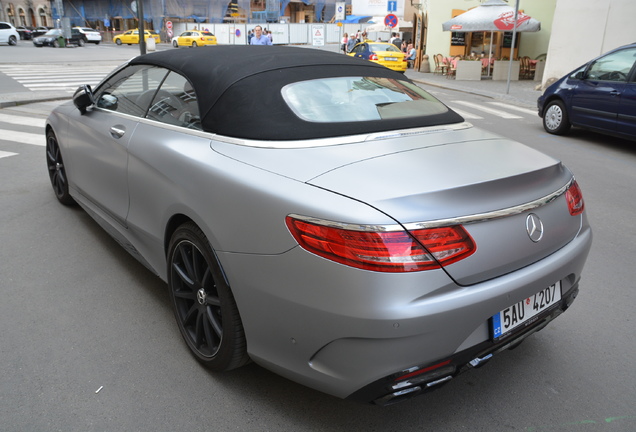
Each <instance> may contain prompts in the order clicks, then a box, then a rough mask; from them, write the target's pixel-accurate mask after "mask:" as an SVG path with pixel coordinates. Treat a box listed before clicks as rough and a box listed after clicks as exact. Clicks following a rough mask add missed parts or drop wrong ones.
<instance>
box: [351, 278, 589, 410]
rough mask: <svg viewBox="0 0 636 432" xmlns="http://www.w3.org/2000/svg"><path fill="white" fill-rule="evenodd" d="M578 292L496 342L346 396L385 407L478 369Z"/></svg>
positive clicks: (575, 290) (536, 328) (557, 311)
mask: <svg viewBox="0 0 636 432" xmlns="http://www.w3.org/2000/svg"><path fill="white" fill-rule="evenodd" d="M578 293H579V288H578V284H577V285H575V286H573V287H572V288H571V289H570V290H569V291H568V292H567V293H564V294H563V296H562V298H561V301H560V302H559V303H557V304H555V305H554V307H552V308H551V309H550V310H549V311H546V312H545V313H544V314H542V315H541V316H540V317H539V318H538V319H537V320H536V321H534V322H533V323H532V324H531V325H529V326H527V327H525V328H523V329H522V330H521V331H518V332H517V333H515V334H513V335H511V336H509V337H507V338H505V339H503V340H501V341H499V342H493V341H490V340H489V341H484V342H482V343H480V344H478V345H475V346H473V347H470V348H468V349H465V350H463V351H461V352H458V353H456V354H454V355H452V356H451V357H449V358H445V359H440V360H439V361H436V362H432V363H429V364H423V365H418V366H415V367H411V368H409V369H406V370H402V371H400V372H397V373H395V374H392V375H389V376H386V377H384V378H381V379H379V380H377V381H375V382H373V383H371V384H369V385H367V386H365V387H363V388H361V389H360V390H358V391H356V392H355V393H353V394H352V395H350V396H349V397H347V399H350V400H355V401H358V402H369V401H372V402H373V403H375V404H376V405H381V406H386V405H392V404H395V403H398V402H402V401H405V400H408V399H411V398H413V397H415V396H418V395H421V394H424V393H428V392H431V391H433V390H436V389H438V388H440V387H441V386H442V385H443V384H446V383H447V382H449V381H450V380H451V379H453V378H455V377H456V376H458V375H460V374H462V373H464V372H466V371H468V370H470V369H477V368H480V367H481V366H483V365H484V364H486V363H487V362H488V361H490V360H491V359H492V357H493V356H494V355H495V354H498V353H500V352H501V351H504V350H507V349H513V348H516V347H517V346H519V344H521V342H523V341H524V340H525V339H526V338H527V337H528V336H530V335H532V334H533V333H536V332H537V331H539V330H542V329H543V328H544V327H546V326H547V325H548V323H550V321H552V320H554V319H555V318H556V317H558V316H559V315H561V314H562V313H563V312H565V311H566V309H567V308H568V307H570V305H571V304H572V302H574V299H575V298H576V296H577V295H578Z"/></svg>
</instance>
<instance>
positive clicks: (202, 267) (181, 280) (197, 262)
mask: <svg viewBox="0 0 636 432" xmlns="http://www.w3.org/2000/svg"><path fill="white" fill-rule="evenodd" d="M168 265H169V269H168V285H169V288H170V299H171V302H172V307H173V311H174V314H175V318H176V319H177V324H178V325H179V330H180V331H181V335H182V336H183V338H184V339H185V342H186V343H187V345H188V348H190V351H191V352H192V354H193V355H194V356H195V358H196V359H197V360H198V361H199V362H201V363H202V364H203V365H204V366H205V367H207V368H209V369H211V370H215V371H226V370H230V369H235V368H237V367H240V366H243V365H244V364H246V363H248V362H249V357H248V355H247V349H246V341H245V333H244V331H243V324H242V322H241V317H240V315H239V311H238V307H237V305H236V302H235V300H234V296H233V295H232V292H231V290H230V287H229V285H228V283H227V282H226V279H225V277H224V275H223V272H222V270H221V267H220V265H219V262H218V260H217V259H216V256H215V254H214V252H213V251H212V248H211V247H210V244H209V242H208V240H207V238H206V237H205V234H203V232H202V231H201V230H200V229H199V227H197V226H196V225H195V224H194V223H192V222H188V223H185V224H183V225H182V226H180V227H179V228H178V229H177V230H176V231H175V233H174V234H173V236H172V238H171V240H170V247H169V251H168Z"/></svg>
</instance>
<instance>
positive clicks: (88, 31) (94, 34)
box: [74, 27, 102, 45]
mask: <svg viewBox="0 0 636 432" xmlns="http://www.w3.org/2000/svg"><path fill="white" fill-rule="evenodd" d="M74 28H75V29H77V31H79V32H80V33H81V34H83V35H84V38H85V39H86V42H90V43H94V44H95V45H99V43H100V42H101V41H102V34H101V33H100V32H99V30H95V29H92V28H90V27H74Z"/></svg>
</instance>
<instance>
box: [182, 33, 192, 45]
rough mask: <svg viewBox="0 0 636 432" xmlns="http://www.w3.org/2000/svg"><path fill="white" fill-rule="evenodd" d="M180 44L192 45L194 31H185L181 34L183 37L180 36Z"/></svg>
mask: <svg viewBox="0 0 636 432" xmlns="http://www.w3.org/2000/svg"><path fill="white" fill-rule="evenodd" d="M179 39H180V41H179V44H180V45H188V46H189V45H190V44H191V43H192V32H185V33H183V34H182V35H181V37H180V38H179Z"/></svg>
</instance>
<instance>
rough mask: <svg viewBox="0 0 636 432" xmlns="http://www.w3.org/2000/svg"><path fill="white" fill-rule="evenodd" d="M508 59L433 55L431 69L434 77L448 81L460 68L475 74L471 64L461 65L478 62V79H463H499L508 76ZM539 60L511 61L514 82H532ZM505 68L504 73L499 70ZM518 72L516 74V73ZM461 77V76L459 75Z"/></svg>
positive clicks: (523, 59) (521, 59) (523, 58)
mask: <svg viewBox="0 0 636 432" xmlns="http://www.w3.org/2000/svg"><path fill="white" fill-rule="evenodd" d="M509 60H510V59H508V58H501V59H497V58H494V57H492V58H490V59H489V58H487V57H481V56H454V57H444V56H443V55H442V54H435V55H434V56H433V61H434V62H435V68H434V69H433V73H434V74H436V75H444V76H446V78H449V79H457V71H458V69H460V70H461V69H462V67H470V68H471V73H472V74H476V72H475V71H476V70H477V67H473V65H472V64H469V63H463V65H464V66H463V65H462V62H479V63H480V64H481V66H480V68H479V70H480V73H479V77H476V76H475V75H473V76H472V77H469V78H466V75H463V76H464V79H482V77H488V78H492V79H499V78H497V77H499V76H502V75H505V76H507V75H508V72H507V71H508V68H509V67H510V65H509V64H510V61H509ZM539 62H540V60H535V59H531V58H530V57H529V56H523V57H520V58H518V59H515V60H513V62H512V65H513V77H512V79H514V80H517V79H519V80H534V79H535V74H536V70H537V64H538V63H539ZM497 67H499V69H500V70H498V72H499V73H498V74H495V69H496V68H497ZM503 68H505V69H506V70H505V71H502V70H501V69H503ZM517 70H518V73H517ZM460 75H461V74H460Z"/></svg>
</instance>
